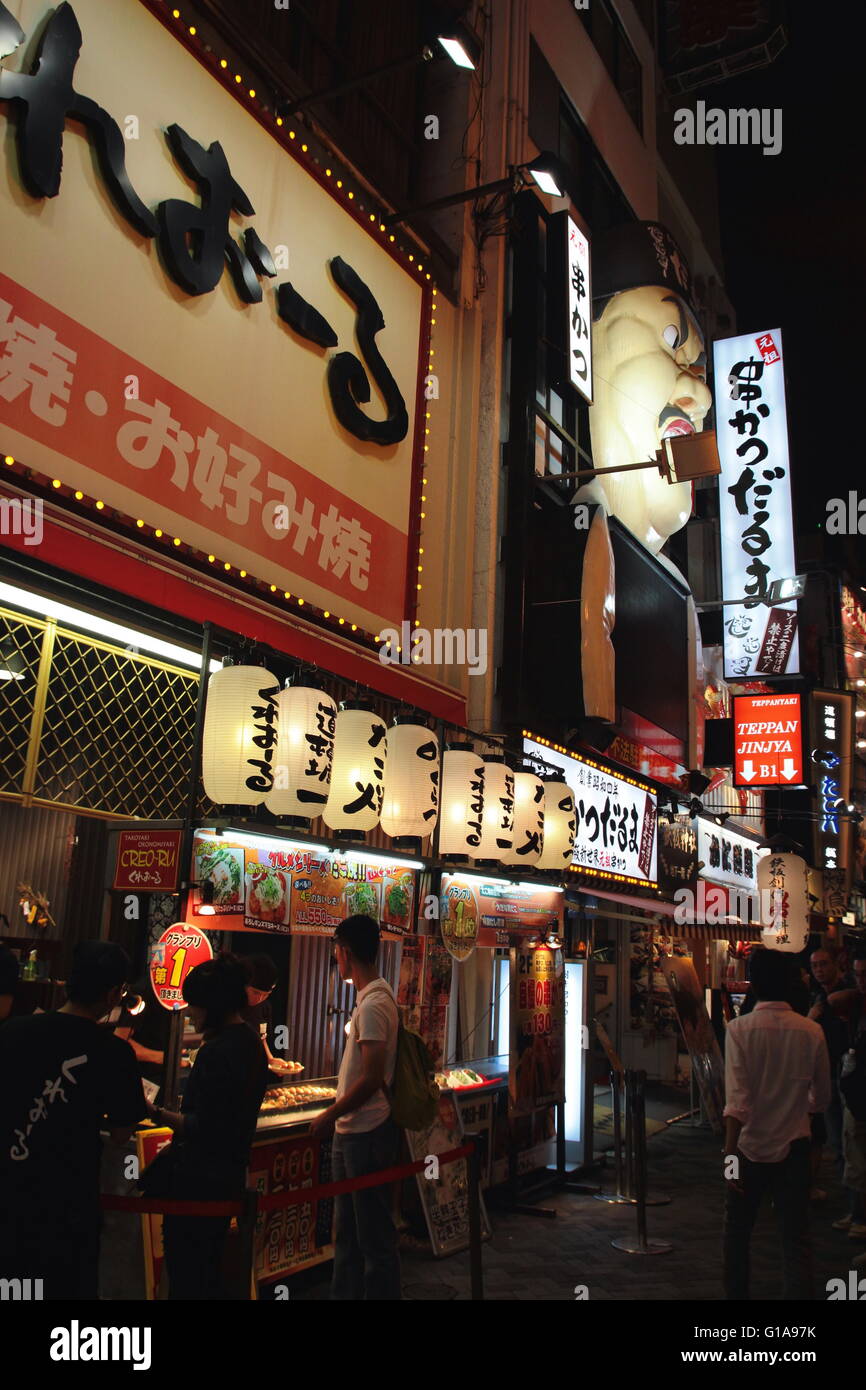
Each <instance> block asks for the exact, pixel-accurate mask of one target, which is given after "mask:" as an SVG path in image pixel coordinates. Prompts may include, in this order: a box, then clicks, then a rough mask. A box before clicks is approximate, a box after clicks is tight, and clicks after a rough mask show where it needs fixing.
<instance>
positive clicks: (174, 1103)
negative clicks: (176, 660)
mask: <svg viewBox="0 0 866 1390" xmlns="http://www.w3.org/2000/svg"><path fill="white" fill-rule="evenodd" d="M212 648H213V627H212V624H211V623H205V624H204V626H203V628H202V645H201V672H200V675H199V683H198V698H197V700H196V706H195V724H194V726H193V739H192V753H191V757H190V775H189V790H188V792H187V799H186V812H185V814H184V821H183V838H182V840H181V850H180V866H181V875H182V877H181V888H180V902H179V906H178V917H179V919H180V920H181V921H182V920H183V919H184V918H185V916H186V909H187V901H188V899H189V891H190V889H189V881H188V878H187V875H188V874H189V873H190V872H191V869H190V864H191V860H192V842H193V836H194V834H195V823H196V821H197V820H198V784H199V768H200V765H201V750H202V738H203V735H204V715H205V706H206V705H207V687H208V679H209V677H210V662H211V651H212ZM182 1051H183V1009H174V1010H172V1014H171V1018H170V1021H169V1034H168V1046H167V1047H166V1051H165V1075H164V1078H163V1087H162V1104H163V1105H164V1106H165V1108H166V1109H167V1110H176V1109H177V1107H178V1104H179V1091H178V1078H179V1076H180V1058H181V1052H182Z"/></svg>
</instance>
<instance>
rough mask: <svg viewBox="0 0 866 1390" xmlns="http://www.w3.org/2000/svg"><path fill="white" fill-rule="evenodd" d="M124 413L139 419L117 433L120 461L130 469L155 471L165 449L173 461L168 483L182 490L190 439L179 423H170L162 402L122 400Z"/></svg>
mask: <svg viewBox="0 0 866 1390" xmlns="http://www.w3.org/2000/svg"><path fill="white" fill-rule="evenodd" d="M123 407H124V410H126V411H127V412H128V413H130V414H133V415H139V416H140V417H141V419H140V420H129V421H127V423H126V424H125V425H121V427H120V429H119V430H118V431H117V439H116V440H115V443H116V445H117V451H118V453H119V454H120V456H121V458H122V459H124V460H125V461H126V462H127V463H129V464H132V467H133V468H144V469H151V468H155V467H156V465H157V464H158V463H159V461H160V459H161V458H162V455H163V450H165V449H168V451H169V453H170V454H171V456H172V458H173V459H174V471H173V473H172V475H171V481H172V482H173V483H174V485H175V487H179V488H185V487H186V485H187V483H188V482H189V453H190V450H191V449H192V447H193V444H194V442H195V441H194V440H193V437H192V435H191V434H189V433H188V432H187V431H186V430H184V429H181V426H180V421H179V420H173V419H172V416H171V411H170V409H169V407H168V406H167V405H166V403H165V401H160V400H155V401H154V402H153V404H152V405H151V404H150V403H149V402H148V401H141V400H124V402H123Z"/></svg>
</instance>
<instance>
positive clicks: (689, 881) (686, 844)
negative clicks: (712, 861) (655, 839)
mask: <svg viewBox="0 0 866 1390" xmlns="http://www.w3.org/2000/svg"><path fill="white" fill-rule="evenodd" d="M658 830H659V848H658V879H659V887H661V888H663V889H665V890H666V891H667V892H674V891H675V890H676V889H677V888H682V887H684V886H688V887H693V886H694V885H695V884H696V883H697V879H698V832H697V828H696V826H695V822H694V820H693V819H692V817H691V816H685V815H682V816H675V817H674V819H673V822H670V821H667V820H661V821H659V826H658Z"/></svg>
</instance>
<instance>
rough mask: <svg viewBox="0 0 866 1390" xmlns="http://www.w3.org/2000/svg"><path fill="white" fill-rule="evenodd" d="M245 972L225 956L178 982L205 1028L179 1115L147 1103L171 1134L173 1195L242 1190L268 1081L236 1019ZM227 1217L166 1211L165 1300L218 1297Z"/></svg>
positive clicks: (259, 1054) (218, 1195)
mask: <svg viewBox="0 0 866 1390" xmlns="http://www.w3.org/2000/svg"><path fill="white" fill-rule="evenodd" d="M245 983H246V975H245V972H244V968H243V966H242V964H241V962H240V961H239V960H238V959H237V958H236V957H235V956H231V955H228V954H223V955H222V956H218V957H217V959H216V960H212V961H206V962H205V964H204V965H199V966H197V967H196V969H195V970H191V971H190V973H189V975H188V976H187V978H186V980H185V982H184V986H183V997H184V999H185V1000H186V1002H187V1004H189V1006H190V1013H191V1014H192V1020H193V1025H194V1027H195V1029H196V1031H197V1032H200V1033H202V1034H203V1039H204V1040H203V1042H202V1045H201V1047H200V1048H199V1051H198V1055H197V1056H196V1059H195V1064H194V1066H193V1068H192V1071H191V1072H190V1077H189V1081H188V1082H187V1086H186V1091H185V1093H184V1097H183V1102H182V1104H181V1113H180V1114H179V1115H177V1114H173V1113H172V1112H170V1111H168V1110H164V1109H163V1108H162V1107H161V1106H152V1107H151V1116H152V1118H153V1119H154V1120H155V1121H156V1122H157V1123H158V1124H163V1125H168V1126H169V1127H170V1128H171V1129H173V1130H174V1132H175V1138H174V1140H173V1141H172V1145H171V1162H170V1174H171V1177H170V1192H168V1193H166V1194H165V1195H167V1196H170V1197H171V1198H172V1199H175V1200H183V1199H185V1198H186V1199H188V1200H193V1201H200V1202H201V1201H235V1200H237V1199H238V1198H239V1197H240V1195H241V1193H242V1192H243V1189H244V1184H245V1181H246V1168H247V1161H248V1158H249V1150H250V1143H251V1142H252V1138H253V1135H254V1133H255V1128H256V1120H257V1119H258V1114H259V1110H260V1109H261V1104H262V1098H263V1096H264V1093H265V1087H266V1084H267V1077H268V1070H267V1060H266V1058H265V1054H264V1049H263V1048H262V1045H261V1042H260V1040H259V1039H258V1038H257V1037H256V1035H255V1034H254V1033H253V1032H252V1031H251V1030H250V1029H249V1028H248V1027H247V1025H246V1024H245V1023H244V1021H243V1018H242V1017H241V1014H242V1011H243V1008H244V1006H245V1004H246V991H245ZM230 1220H231V1218H230V1217H228V1216H225V1217H222V1216H217V1217H210V1216H206V1217H202V1216H166V1218H165V1221H164V1226H163V1238H164V1243H165V1260H166V1267H167V1270H168V1279H169V1298H170V1299H218V1298H219V1297H220V1296H221V1290H220V1263H221V1259H222V1251H223V1245H224V1243H225V1237H226V1233H227V1231H228V1228H229V1224H230Z"/></svg>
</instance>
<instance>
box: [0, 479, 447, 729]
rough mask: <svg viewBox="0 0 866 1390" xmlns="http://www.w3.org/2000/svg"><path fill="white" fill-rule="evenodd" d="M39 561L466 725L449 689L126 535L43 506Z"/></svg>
mask: <svg viewBox="0 0 866 1390" xmlns="http://www.w3.org/2000/svg"><path fill="white" fill-rule="evenodd" d="M3 542H4V545H6V546H8V547H9V549H10V550H16V551H20V552H21V554H22V555H23V556H27V558H28V559H30V558H32V557H31V556H30V554H29V553H28V548H27V544H26V542H27V537H25V536H23V535H21V536H18V535H8V536H4V537H3ZM39 558H40V560H44V561H45V563H46V564H48V565H54V566H56V568H57V569H59V570H67V571H69V572H70V573H72V574H74V575H77V576H78V577H79V578H81V579H84V580H90V581H91V582H92V583H94V584H99V585H101V586H102V587H103V588H107V589H113V590H116V591H117V592H119V593H122V594H126V595H128V596H129V597H131V598H136V599H139V600H140V601H141V602H143V603H145V604H147V606H148V607H157V608H162V609H164V610H165V612H166V613H170V614H171V613H174V614H177V615H178V616H179V617H183V618H185V619H187V620H188V621H189V620H191V621H193V622H194V623H204V622H208V621H209V622H212V623H213V624H214V625H215V626H217V627H221V628H225V629H227V630H228V631H229V632H239V633H244V634H245V635H246V636H249V637H252V638H253V639H254V640H255V641H258V642H263V643H266V644H267V645H268V646H271V647H273V648H274V649H275V650H276V651H281V652H285V653H286V654H287V655H290V656H293V657H296V658H297V659H298V660H300V661H308V662H310V663H311V664H313V665H316V666H318V667H319V668H320V669H322V670H324V671H332V672H333V673H334V674H335V675H337V676H340V677H342V678H343V679H344V680H354V681H358V683H359V684H361V685H365V686H368V687H369V688H370V689H372V690H378V691H379V692H380V693H381V694H383V695H390V696H392V697H395V698H396V699H398V700H404V701H405V702H406V703H407V704H408V705H410V706H414V707H415V708H416V709H422V710H425V711H427V712H428V713H430V714H433V715H435V716H436V717H437V718H439V719H444V720H445V721H446V722H448V723H450V724H457V725H463V724H465V723H466V702H465V700H464V698H463V696H462V695H461V694H460V692H459V691H456V690H452V689H449V688H448V687H447V686H444V685H441V684H439V683H438V682H437V681H433V680H430V679H428V678H426V677H424V676H422V675H420V674H419V673H418V672H417V671H416V670H412V669H410V668H408V667H403V666H391V665H384V664H383V663H382V662H381V661H380V660H379V659H378V656H377V654H376V653H375V652H367V651H364V650H362V649H361V648H359V647H356V646H354V645H353V644H352V643H348V642H344V641H342V640H341V639H340V638H339V637H338V636H337V634H336V633H333V634H332V633H329V632H326V631H323V630H319V629H317V628H315V627H313V626H312V625H311V624H309V623H305V622H304V621H303V620H302V619H299V618H298V617H297V616H295V615H294V614H293V615H292V617H291V618H289V616H288V615H285V616H283V615H281V614H280V613H279V612H277V611H276V610H275V609H274V608H272V607H271V606H270V605H269V604H267V603H266V602H264V601H263V600H260V599H258V598H257V597H256V595H255V594H253V593H249V594H246V593H241V592H237V593H234V592H232V591H231V590H230V589H229V588H228V587H227V586H226V585H221V584H220V583H219V582H218V581H215V580H212V579H211V578H210V577H209V576H208V575H206V574H201V573H196V572H194V571H192V570H188V569H184V568H183V567H182V566H181V565H178V564H175V563H174V562H173V560H172V559H171V557H170V556H169V555H155V554H153V553H152V552H151V551H147V550H145V549H144V547H139V546H136V544H135V542H134V541H132V540H130V539H128V538H127V537H126V536H123V535H120V534H117V535H111V536H109V535H106V534H105V533H104V532H102V533H97V531H96V529H95V528H94V527H91V526H89V525H88V524H87V522H86V521H85V520H84V519H82V518H80V517H74V516H67V515H65V514H64V515H62V516H60V515H51V514H50V511H49V508H48V506H46V508H45V516H44V523H43V537H42V543H41V545H40V549H39Z"/></svg>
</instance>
